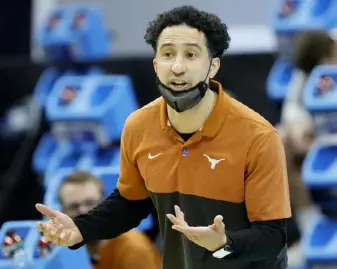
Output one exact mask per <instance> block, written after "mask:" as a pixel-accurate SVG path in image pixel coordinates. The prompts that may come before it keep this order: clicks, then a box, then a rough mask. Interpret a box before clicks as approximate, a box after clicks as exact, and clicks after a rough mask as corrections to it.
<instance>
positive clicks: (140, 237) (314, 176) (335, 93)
mask: <svg viewBox="0 0 337 269" xmlns="http://www.w3.org/2000/svg"><path fill="white" fill-rule="evenodd" d="M185 4H190V5H193V6H195V7H197V8H199V9H202V10H204V11H208V12H212V13H215V14H216V15H218V16H219V17H220V18H221V20H222V21H223V22H224V23H226V24H227V25H228V27H229V32H230V35H231V38H232V42H231V45H230V49H229V50H228V52H227V53H226V54H225V55H224V56H223V58H222V63H221V64H222V67H221V69H220V72H219V74H218V75H217V77H216V79H217V80H218V81H220V82H221V83H222V85H223V86H224V88H225V90H226V91H227V92H229V93H230V94H232V95H233V97H235V98H237V99H238V100H239V101H241V102H242V103H244V104H246V105H247V106H249V107H250V108H252V109H254V110H255V111H257V112H258V113H260V114H261V115H262V116H264V117H265V118H266V119H267V120H269V121H270V122H271V123H272V124H273V125H275V127H276V128H278V130H279V132H280V134H281V136H282V138H283V141H284V145H285V150H286V155H287V162H288V175H289V186H290V194H291V202H292V210H293V218H292V219H291V220H290V221H289V223H288V245H289V266H290V268H291V269H295V268H298V269H300V268H323V269H324V268H337V219H336V212H337V191H335V190H336V186H337V139H336V137H337V135H336V132H337V118H336V117H337V116H336V115H337V113H336V112H337V87H336V85H335V81H337V45H336V44H337V43H336V41H337V35H336V33H337V31H336V29H337V0H319V1H317V0H257V1H249V0H236V1H221V0H213V1H211V2H205V1H202V0H193V1H192V0H180V1H178V0H168V1H165V2H160V1H155V0H147V1H136V0H124V1H114V0H96V1H89V0H87V1H80V0H69V1H68V0H25V1H19V0H11V1H9V0H3V1H1V3H0V25H1V27H0V36H1V37H2V38H1V41H0V85H1V89H2V94H1V98H0V146H1V151H0V225H1V230H0V240H1V243H2V245H1V253H0V269H2V268H48V269H52V268H58V269H59V268H60V269H68V268H69V269H73V268H83V269H85V268H102V269H103V268H112V269H123V268H125V269H135V268H139V269H142V268H153V269H155V268H159V267H160V259H161V253H162V245H161V238H160V236H159V230H158V223H157V221H156V215H155V211H154V212H153V214H151V215H149V217H148V218H147V219H145V220H143V222H142V223H141V224H140V225H139V227H137V228H136V229H135V230H134V231H131V232H130V233H127V234H126V235H125V237H121V238H118V240H117V239H114V240H110V241H108V242H95V243H93V244H92V245H88V246H87V247H86V248H82V249H80V250H77V251H69V250H67V249H62V248H59V247H56V246H53V245H51V244H49V243H48V242H47V241H46V240H45V239H44V238H43V237H41V236H40V235H39V233H38V232H37V230H36V229H35V222H36V220H37V219H41V216H40V215H39V214H38V212H37V211H36V210H35V207H34V205H35V203H37V202H43V203H46V204H47V205H49V206H52V207H53V208H56V209H59V210H61V211H63V212H66V213H67V214H69V215H77V214H80V213H84V212H87V211H88V210H90V209H91V208H92V207H93V206H95V205H96V204H97V203H99V201H100V200H101V199H103V198H104V196H106V195H107V194H108V193H109V192H111V191H112V190H113V188H114V187H115V185H116V181H117V178H118V173H119V147H120V144H119V143H120V141H119V140H120V135H121V131H122V128H123V125H124V122H125V119H126V118H127V116H128V115H129V114H130V113H131V112H133V111H134V110H136V109H137V108H139V107H141V106H143V105H145V104H147V103H149V102H151V101H152V100H154V99H155V98H157V97H158V96H159V94H158V91H157V89H156V85H155V79H154V78H155V77H154V72H153V66H152V59H153V54H152V50H151V48H150V47H148V46H147V45H146V44H145V42H144V39H143V36H144V33H145V29H146V27H147V23H148V22H149V21H150V20H152V19H154V18H155V16H156V15H157V14H158V13H160V12H163V11H166V10H169V9H171V8H174V7H177V6H180V5H185ZM74 172H75V174H74ZM128 242H132V243H131V244H129V243H128ZM132 249H133V250H134V251H132ZM130 252H135V253H139V257H135V256H128V255H127V254H126V253H130ZM117 257H118V258H117ZM121 257H124V258H121ZM140 264H142V266H143V267H141V265H140ZM135 266H137V267H135Z"/></svg>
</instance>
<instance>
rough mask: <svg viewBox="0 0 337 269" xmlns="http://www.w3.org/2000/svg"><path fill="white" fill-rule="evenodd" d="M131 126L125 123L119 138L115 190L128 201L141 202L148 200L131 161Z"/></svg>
mask: <svg viewBox="0 0 337 269" xmlns="http://www.w3.org/2000/svg"><path fill="white" fill-rule="evenodd" d="M131 130H132V125H131V126H130V124H129V121H127V122H126V124H125V127H124V129H123V132H122V137H121V150H120V174H119V179H118V183H117V189H118V190H119V192H120V194H121V195H122V196H123V197H124V198H126V199H128V200H143V199H147V198H149V192H148V190H147V189H146V186H145V182H144V179H143V178H142V176H141V174H140V172H139V170H138V168H137V166H136V164H135V162H134V161H133V155H134V154H133V150H134V149H133V145H135V143H134V142H133V141H132V140H133V139H135V137H132V136H133V135H134V134H132V131H131Z"/></svg>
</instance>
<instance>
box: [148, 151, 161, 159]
mask: <svg viewBox="0 0 337 269" xmlns="http://www.w3.org/2000/svg"><path fill="white" fill-rule="evenodd" d="M159 155H162V153H158V154H156V155H152V154H151V153H149V155H148V156H147V157H148V158H149V160H152V159H154V158H157V157H158V156H159Z"/></svg>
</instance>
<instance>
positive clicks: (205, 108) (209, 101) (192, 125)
mask: <svg viewBox="0 0 337 269" xmlns="http://www.w3.org/2000/svg"><path fill="white" fill-rule="evenodd" d="M217 98H218V95H217V94H216V93H215V92H214V91H211V90H208V91H207V92H206V94H205V96H204V98H203V99H202V100H201V102H200V103H199V104H198V105H197V106H195V107H193V108H191V109H189V110H187V111H184V112H181V113H178V112H176V111H175V110H174V109H172V108H171V107H170V106H167V115H168V119H169V121H170V123H171V125H172V127H173V128H174V129H175V130H176V131H177V132H179V133H194V132H196V131H198V130H200V129H201V128H202V127H203V126H204V124H205V122H206V120H207V119H208V117H209V115H210V114H211V113H212V111H213V109H214V106H215V104H216V101H217Z"/></svg>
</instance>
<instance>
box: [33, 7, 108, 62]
mask: <svg viewBox="0 0 337 269" xmlns="http://www.w3.org/2000/svg"><path fill="white" fill-rule="evenodd" d="M35 41H36V43H37V44H38V45H40V46H41V47H42V48H43V49H44V51H45V56H46V59H47V60H50V61H55V60H75V61H91V60H99V59H104V58H107V57H108V56H109V51H110V46H111V37H110V36H109V33H108V30H107V29H106V27H105V25H104V21H103V16H102V11H101V10H100V8H99V7H98V5H95V4H93V3H91V4H67V5H57V8H56V9H54V10H53V11H52V12H51V14H49V16H48V17H47V18H46V20H45V21H44V23H43V24H42V26H41V27H40V28H39V29H38V31H37V32H36V33H35Z"/></svg>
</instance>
